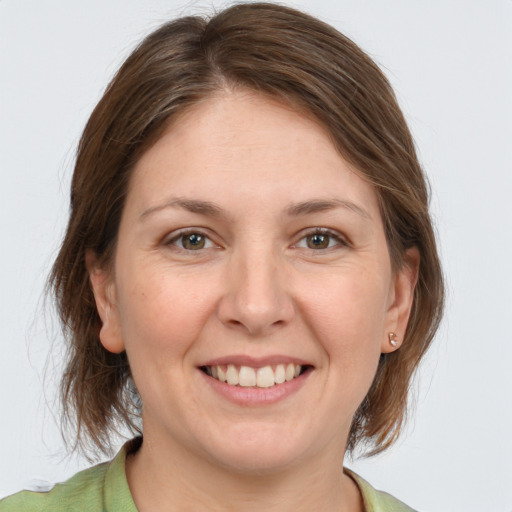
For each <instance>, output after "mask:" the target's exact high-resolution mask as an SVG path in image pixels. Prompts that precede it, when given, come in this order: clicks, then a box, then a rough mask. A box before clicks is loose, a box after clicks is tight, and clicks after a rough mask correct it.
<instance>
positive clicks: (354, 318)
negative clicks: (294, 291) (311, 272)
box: [298, 268, 389, 369]
mask: <svg viewBox="0 0 512 512" xmlns="http://www.w3.org/2000/svg"><path fill="white" fill-rule="evenodd" d="M306 280H307V282H303V283H302V284H301V286H300V287H298V288H300V289H302V290H314V292H313V293H308V294H302V295H301V297H302V298H301V305H302V310H303V312H304V314H303V316H304V317H305V319H306V321H307V322H308V324H309V327H310V329H312V330H313V331H314V332H315V333H316V337H317V339H318V340H319V342H320V343H321V344H322V345H323V348H324V350H325V352H326V355H327V356H328V357H329V358H330V359H334V360H336V362H337V364H338V365H342V367H343V368H344V369H348V368H354V367H356V366H357V367H363V366H364V365H365V364H366V365H367V364H368V361H369V360H371V361H378V358H379V356H380V345H381V341H382V336H383V334H384V328H385V319H386V311H387V306H388V304H387V302H388V284H389V283H388V282H387V280H386V279H385V278H383V274H382V273H380V272H369V271H367V270H366V269H362V270H357V269H348V268H345V269H340V271H339V272H337V273H331V274H330V275H326V276H321V275H316V276H315V277H314V278H306ZM313 286H314V287H313ZM375 364H376V363H375Z"/></svg>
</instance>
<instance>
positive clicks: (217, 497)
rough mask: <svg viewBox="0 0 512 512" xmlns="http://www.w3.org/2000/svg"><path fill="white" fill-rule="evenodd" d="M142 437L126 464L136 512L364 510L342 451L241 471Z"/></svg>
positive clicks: (343, 511) (348, 511)
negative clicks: (346, 473)
mask: <svg viewBox="0 0 512 512" xmlns="http://www.w3.org/2000/svg"><path fill="white" fill-rule="evenodd" d="M147 437H148V436H145V438H144V442H143V444H142V446H141V447H140V448H139V450H138V451H137V452H136V453H135V454H133V455H131V456H129V457H128V459H127V465H126V474H127V479H128V484H129V486H130V489H131V492H132V495H133V498H134V501H135V504H136V505H137V508H138V510H139V511H140V512H146V511H166V512H167V511H169V512H174V511H182V510H209V511H212V512H217V511H223V512H225V511H230V510H233V511H238V510H244V511H246V512H253V511H254V512H256V511H258V512H260V511H261V510H265V511H268V512H274V511H278V510H279V512H288V511H290V512H291V511H293V512H297V511H299V512H300V511H304V512H305V511H308V512H311V511H312V510H322V511H325V512H331V511H332V512H362V511H363V506H362V500H361V496H360V493H359V490H358V489H357V486H356V485H355V483H354V482H353V481H352V479H351V478H350V477H348V476H347V475H345V474H344V473H343V472H342V460H343V451H340V452H337V453H328V454H327V455H326V456H325V457H323V460H320V459H319V458H318V457H317V458H316V459H315V460H314V461H313V460H303V461H300V462H299V463H297V464H295V465H293V466H290V467H283V468H279V469H274V470H272V471H270V470H264V471H263V470H260V471H257V470H253V471H250V472H246V471H245V472H242V471H239V470H236V469H233V468H226V467H222V466H219V465H218V464H215V463H214V462H212V461H209V460H208V459H206V458H205V457H201V456H199V455H198V454H194V453H191V452H190V451H188V450H187V449H186V448H185V447H183V446H180V445H175V444H174V443H172V442H171V443H169V442H166V443H165V444H162V443H160V442H158V441H157V440H153V439H151V438H150V439H148V438H147ZM166 441H167V440H166Z"/></svg>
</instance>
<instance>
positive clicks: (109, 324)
mask: <svg viewBox="0 0 512 512" xmlns="http://www.w3.org/2000/svg"><path fill="white" fill-rule="evenodd" d="M85 265H86V267H87V271H88V273H89V279H90V281H91V286H92V291H93V294H94V300H95V301H96V309H97V310H98V315H99V317H100V319H101V328H100V334H99V337H100V341H101V344H102V345H103V346H104V347H105V349H106V350H108V351H109V352H113V353H114V354H119V353H121V352H123V350H124V348H125V347H124V342H123V337H122V335H121V322H120V318H119V309H118V307H117V302H116V288H115V283H114V278H113V276H112V273H111V271H110V270H108V269H106V268H105V266H104V265H100V264H99V262H98V258H97V256H96V254H95V253H94V252H93V251H91V250H88V251H87V253H86V255H85Z"/></svg>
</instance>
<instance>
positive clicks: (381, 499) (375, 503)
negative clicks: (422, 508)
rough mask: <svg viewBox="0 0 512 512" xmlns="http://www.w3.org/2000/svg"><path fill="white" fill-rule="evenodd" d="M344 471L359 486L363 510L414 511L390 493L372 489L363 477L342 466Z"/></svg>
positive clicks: (376, 511) (374, 511)
mask: <svg viewBox="0 0 512 512" xmlns="http://www.w3.org/2000/svg"><path fill="white" fill-rule="evenodd" d="M344 472H345V473H346V474H347V475H348V476H350V477H351V478H352V479H353V480H354V481H355V482H356V484H357V486H358V487H359V490H360V492H361V495H362V497H363V502H364V507H365V512H415V511H414V510H413V509H412V508H410V507H408V506H407V505H406V504H405V503H403V502H401V501H400V500H397V499H396V498H394V497H393V496H391V494H388V493H387V492H382V491H378V490H377V489H374V488H373V487H372V486H371V485H370V484H369V483H368V482H367V481H366V480H364V478H361V477H360V476H359V475H357V474H356V473H354V472H353V471H350V470H349V469H346V468H344Z"/></svg>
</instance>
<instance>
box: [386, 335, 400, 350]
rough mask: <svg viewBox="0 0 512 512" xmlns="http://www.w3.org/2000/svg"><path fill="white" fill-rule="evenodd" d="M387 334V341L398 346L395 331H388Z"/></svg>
mask: <svg viewBox="0 0 512 512" xmlns="http://www.w3.org/2000/svg"><path fill="white" fill-rule="evenodd" d="M388 336H389V343H391V345H393V347H398V340H397V339H396V333H394V332H390V333H388Z"/></svg>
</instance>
